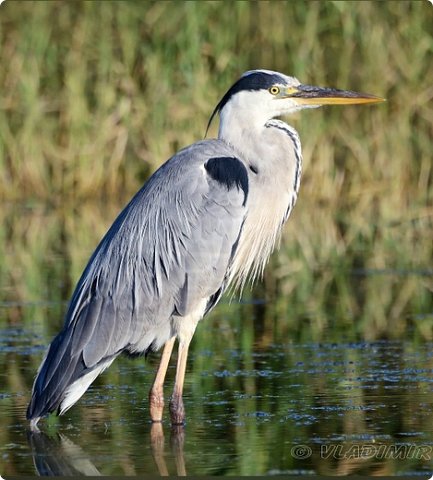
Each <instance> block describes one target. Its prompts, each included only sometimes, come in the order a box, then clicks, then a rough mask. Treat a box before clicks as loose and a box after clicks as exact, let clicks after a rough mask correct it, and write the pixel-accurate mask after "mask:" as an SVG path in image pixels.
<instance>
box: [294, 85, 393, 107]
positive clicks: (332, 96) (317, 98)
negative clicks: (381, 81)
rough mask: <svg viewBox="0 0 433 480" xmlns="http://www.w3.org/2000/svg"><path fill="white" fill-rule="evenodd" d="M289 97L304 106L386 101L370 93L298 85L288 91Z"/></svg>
mask: <svg viewBox="0 0 433 480" xmlns="http://www.w3.org/2000/svg"><path fill="white" fill-rule="evenodd" d="M285 96H287V97H290V98H294V99H296V101H297V102H298V103H300V104H302V105H349V104H356V103H379V102H385V101H386V100H385V99H384V98H381V97H376V96H375V95H370V94H368V93H358V92H352V91H351V90H337V89H336V88H323V87H314V86H312V85H298V86H297V87H291V88H289V89H288V90H287V93H286V95H285Z"/></svg>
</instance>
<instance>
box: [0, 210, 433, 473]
mask: <svg viewBox="0 0 433 480" xmlns="http://www.w3.org/2000/svg"><path fill="white" fill-rule="evenodd" d="M86 212H87V213H89V211H88V209H87V210H86ZM98 212H99V210H96V211H95V212H93V211H90V215H89V216H86V217H85V221H83V219H81V218H80V219H77V217H75V216H74V215H73V214H72V213H71V212H68V213H67V214H65V215H64V216H59V215H58V214H57V213H56V212H55V213H54V214H53V212H45V211H44V210H41V209H29V210H28V211H27V210H26V209H23V210H17V209H16V208H13V209H12V210H10V214H9V215H6V216H5V217H4V219H3V221H2V222H0V224H1V225H2V226H3V227H2V230H0V237H1V239H2V241H1V242H0V257H1V259H2V260H1V261H0V274H1V277H0V280H1V282H0V425H1V429H0V474H3V475H34V474H40V475H67V474H83V475H98V474H103V475H116V474H117V475H139V474H140V475H143V474H160V475H165V474H167V473H170V474H176V473H177V474H179V475H180V474H186V473H187V474H189V475H204V474H206V475H257V474H258V475H265V474H267V475H278V474H335V475H336V474H348V473H359V474H377V475H379V474H382V475H385V474H387V475H394V474H410V475H415V474H417V475H426V474H431V472H432V471H433V413H432V411H433V409H432V406H433V405H432V404H433V396H432V391H433V349H432V346H433V345H432V341H431V340H432V338H433V335H432V324H433V316H432V313H433V300H432V294H431V292H432V290H433V272H432V270H431V269H430V268H429V267H428V266H427V267H426V268H423V269H419V270H417V269H414V270H404V271H403V270H392V269H387V270H373V269H367V268H361V267H359V268H357V269H356V270H353V271H347V270H344V271H340V270H338V269H335V268H330V267H329V266H328V269H324V270H323V271H311V270H309V268H308V265H306V266H305V267H302V268H299V269H298V270H297V272H298V273H296V272H295V271H294V272H293V273H291V274H290V275H287V274H286V278H287V281H286V283H284V282H282V281H280V280H279V281H277V280H275V279H274V280H273V279H272V268H271V266H272V264H271V265H270V267H269V268H268V269H267V274H266V278H265V282H264V283H261V284H259V285H258V286H257V288H256V289H255V290H253V291H252V292H250V291H248V290H246V291H245V292H244V296H243V298H244V300H243V301H242V302H237V301H236V298H235V299H232V301H231V303H230V304H229V302H228V299H227V298H226V299H223V300H222V301H221V302H220V304H219V305H218V306H217V308H215V310H214V311H213V312H212V313H211V314H210V315H209V316H208V317H207V318H206V319H205V320H204V321H203V322H201V323H200V324H199V326H198V329H197V332H196V334H195V336H194V340H193V342H192V345H191V352H190V357H189V362H188V369H187V377H186V383H185V394H184V400H185V407H186V413H187V424H186V426H185V427H184V428H171V426H170V424H169V422H168V415H167V411H166V412H165V416H164V422H163V424H162V425H152V424H151V423H150V422H149V412H148V401H147V396H148V390H149V387H150V385H151V383H152V381H153V376H154V372H155V369H156V366H157V363H158V359H159V353H157V354H153V355H150V356H149V357H148V359H146V360H145V359H144V358H140V359H135V360H130V359H127V358H119V359H117V360H116V361H115V362H114V363H113V365H112V366H111V367H110V368H109V369H108V370H107V371H106V372H104V374H103V375H101V376H100V377H99V378H98V379H97V380H96V381H95V383H94V384H93V385H92V386H91V387H90V389H89V390H88V391H87V392H86V394H85V395H84V396H83V398H82V399H81V400H80V401H79V402H78V403H77V404H76V405H75V406H74V407H73V408H72V409H71V410H69V411H68V412H67V413H66V414H65V415H64V416H63V417H61V418H60V419H59V418H57V417H50V418H48V419H47V420H43V421H41V422H40V426H41V433H39V434H32V433H29V432H28V430H27V422H26V420H25V410H26V407H27V403H28V401H29V398H30V391H31V386H32V383H33V379H34V376H35V373H36V370H37V368H38V365H39V363H40V361H41V359H42V357H43V355H44V352H45V349H46V347H47V345H48V344H49V342H50V341H51V339H52V338H53V336H54V335H55V334H56V333H57V332H58V330H59V329H60V328H61V325H62V323H63V315H64V312H65V309H66V306H67V301H68V299H69V298H70V294H71V291H72V288H73V286H74V284H75V282H76V280H77V278H78V277H79V275H80V273H81V271H82V269H83V266H84V265H85V263H86V261H87V259H88V257H89V255H90V254H91V252H92V250H93V248H94V246H95V245H96V244H97V242H98V240H99V238H100V237H101V235H102V234H103V233H104V231H105V228H106V226H107V225H109V223H110V222H111V219H112V218H113V216H114V214H112V212H108V211H105V210H104V212H105V215H106V216H107V218H106V219H105V220H101V218H100V217H99V216H98ZM95 219H97V220H95ZM83 225H84V226H83ZM77 232H80V235H78V234H77ZM365 255H368V252H367V253H365ZM290 258H292V257H290ZM293 258H295V257H293ZM271 263H272V262H271ZM357 263H360V264H361V265H362V262H361V260H360V259H358V260H357ZM366 263H368V262H366ZM389 263H390V264H393V263H394V264H398V262H397V261H394V262H389ZM275 278H277V276H276V277H275ZM274 286H276V287H275V288H274ZM277 287H278V288H279V290H278V289H277ZM366 339H369V340H370V341H366ZM174 356H175V355H174ZM174 365H175V358H173V359H172V362H171V365H170V368H169V372H168V376H167V381H166V390H165V396H166V399H167V402H168V399H169V397H170V393H171V388H172V386H173V380H174V373H175V371H174Z"/></svg>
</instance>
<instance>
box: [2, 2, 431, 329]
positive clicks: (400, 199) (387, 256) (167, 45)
mask: <svg viewBox="0 0 433 480" xmlns="http://www.w3.org/2000/svg"><path fill="white" fill-rule="evenodd" d="M432 24H433V8H432V7H431V6H430V5H429V4H428V2H369V1H366V2H364V1H363V2H319V1H311V2H304V1H294V2H293V1H290V2H265V1H263V2H213V1H209V2H116V1H113V2H5V3H4V4H3V5H2V6H1V7H0V62H1V65H2V66H3V67H2V68H1V69H0V185H1V186H0V199H1V200H2V202H3V204H4V205H10V206H11V210H12V211H13V212H14V213H13V214H9V213H7V212H6V211H5V212H4V214H3V215H4V217H3V218H4V219H6V220H7V221H6V220H5V221H6V223H5V224H3V227H2V231H1V233H0V235H1V237H0V238H1V239H2V246H1V247H0V248H1V249H2V254H3V255H4V257H3V258H4V259H5V261H4V262H3V264H2V265H1V266H0V272H1V273H2V278H3V279H4V281H5V283H7V284H8V285H9V286H8V290H7V291H6V293H5V294H3V295H2V296H3V298H17V299H22V300H23V301H25V300H26V299H28V297H29V295H30V296H32V295H35V296H38V295H39V296H40V290H38V289H40V286H41V285H45V284H46V282H48V283H49V281H48V279H49V278H51V276H52V275H57V276H61V275H60V274H61V273H66V276H67V278H68V280H67V281H66V283H64V284H63V283H62V285H52V284H51V285H49V286H47V289H48V290H47V292H48V293H50V292H51V293H52V294H53V295H54V292H53V289H54V290H55V292H56V293H55V295H54V296H55V297H61V298H62V299H64V300H65V301H66V299H67V298H68V295H69V294H70V290H71V288H72V287H73V285H74V284H75V282H76V280H77V278H78V276H79V274H80V272H81V270H82V268H83V266H84V263H85V260H86V259H87V257H88V255H90V253H91V251H92V249H93V248H94V246H95V245H96V243H97V241H98V240H99V238H100V237H101V236H102V234H103V233H104V231H105V229H106V228H107V227H108V226H109V224H110V223H111V221H112V220H113V219H114V218H115V214H116V213H117V212H118V211H119V209H120V208H121V207H122V206H123V205H124V203H125V201H126V200H127V199H128V197H129V196H130V195H132V194H133V193H134V192H135V191H136V189H137V188H139V186H140V185H141V184H142V183H143V181H144V180H145V179H146V178H148V176H149V175H150V174H151V173H152V172H153V171H154V170H155V169H156V168H157V167H158V166H159V165H160V164H161V163H162V162H163V161H165V160H166V159H167V158H168V157H169V156H170V155H172V154H173V153H174V152H176V151H177V150H178V149H179V148H181V147H182V146H185V145H188V144H190V143H192V142H194V141H196V140H199V139H201V138H202V137H203V135H204V131H205V126H206V124H207V120H208V118H209V115H210V113H211V112H212V109H213V107H214V105H215V104H216V102H217V101H218V99H219V98H220V96H221V94H222V93H223V92H224V91H225V90H226V89H227V88H228V86H229V85H230V84H231V83H232V82H233V81H234V79H236V78H237V77H238V75H239V74H241V73H242V72H243V71H245V70H247V69H251V68H270V69H275V70H280V71H283V72H287V73H289V74H293V75H295V76H297V77H298V78H299V79H300V80H301V81H303V82H306V83H312V84H319V85H329V86H335V87H340V88H350V89H354V90H360V91H366V92H369V93H373V94H376V95H380V96H383V97H386V98H387V103H386V104H382V105H375V106H371V107H368V106H365V107H363V106H348V107H344V108H340V107H333V108H328V107H326V108H322V109H318V110H313V111H306V112H302V113H301V114H299V115H296V116H294V117H292V118H290V119H289V121H290V123H292V124H293V125H294V126H295V127H296V128H297V129H298V130H299V132H300V135H301V140H302V143H303V150H304V176H303V183H302V186H301V192H300V197H299V202H298V205H297V206H296V208H295V210H294V213H293V215H292V218H291V219H290V221H289V224H288V226H287V228H286V229H285V233H284V237H283V241H282V246H281V249H280V252H279V254H278V255H275V256H274V257H273V259H272V267H273V268H270V269H269V270H268V272H267V273H266V276H265V283H264V287H263V288H264V289H265V293H264V295H266V297H267V298H273V295H274V293H273V292H275V291H278V292H279V295H275V299H274V300H275V302H274V303H275V305H276V307H277V308H278V311H279V312H280V313H281V314H283V313H284V314H286V313H287V309H288V305H289V304H290V302H289V300H288V299H289V298H290V299H293V298H296V299H298V300H299V302H301V303H300V304H303V305H305V308H306V310H308V312H310V313H309V315H310V317H311V318H310V320H308V322H309V324H310V325H311V326H313V327H314V331H315V332H316V334H317V335H320V332H321V331H323V330H324V329H326V328H327V327H328V326H329V324H330V322H332V320H330V319H329V318H326V316H325V315H324V314H323V311H324V308H325V307H326V306H327V304H331V305H332V306H333V308H334V310H333V311H334V312H335V315H339V317H340V318H344V315H345V314H346V315H349V317H346V318H357V319H358V321H357V328H359V329H360V330H362V331H364V332H367V331H368V332H370V334H371V336H372V337H377V336H380V335H381V334H382V333H383V332H384V331H388V332H389V331H392V332H393V333H394V334H395V335H400V334H401V332H402V331H404V329H405V328H406V326H407V322H408V321H409V320H407V321H406V320H405V321H402V320H401V318H402V315H403V312H405V313H404V314H405V315H406V314H408V312H409V313H410V312H417V311H426V310H425V309H426V308H429V305H431V298H430V297H429V294H428V292H430V293H431V290H432V280H431V275H430V276H428V275H426V276H425V277H423V278H425V281H424V286H425V290H424V291H423V292H419V291H417V292H415V291H414V289H415V288H416V287H415V286H414V284H413V283H411V281H410V280H404V281H403V282H398V281H396V280H395V277H393V278H392V277H390V276H386V275H376V276H369V277H366V278H365V279H364V280H363V285H364V286H363V291H362V295H361V294H359V295H355V294H357V293H359V292H358V287H357V286H353V282H351V281H350V275H351V273H350V272H352V271H353V270H357V271H359V272H361V273H362V271H382V270H386V269H396V268H397V269H412V270H413V269H415V270H429V269H431V265H432V257H433V251H432V250H433V242H432V241H431V239H432V236H433V222H432V218H433V207H432V205H433V189H432V179H433V172H432V167H431V153H430V152H431V139H432V132H433V110H432V109H431V99H432V96H433V93H432V88H431V78H433V62H432V53H433V37H432V31H431V25H432ZM216 133H217V127H216V122H215V125H213V126H212V128H211V130H210V132H209V135H210V136H214V135H216ZM100 201H103V202H104V205H108V204H110V208H109V214H105V213H104V214H101V212H99V213H98V214H96V216H93V212H94V211H95V210H98V209H100V207H97V206H95V205H97V203H98V202H100ZM18 204H19V205H24V206H30V207H32V208H36V211H39V210H38V209H42V210H43V208H44V207H43V206H42V205H46V204H49V205H51V206H53V207H54V208H55V212H57V214H58V217H52V216H51V215H49V216H48V217H45V216H43V215H42V216H39V215H36V216H33V217H31V220H30V221H29V223H27V220H26V222H25V223H24V220H23V223H22V224H20V213H19V212H20V210H17V207H16V205H18ZM86 210H87V211H88V212H89V215H86V214H84V213H83V211H86ZM90 212H91V213H90ZM12 217H13V219H12ZM24 217H25V218H28V217H27V216H24ZM59 221H60V224H59V223H58V222H59ZM8 222H9V224H8ZM46 222H49V224H48V225H47V224H46ZM80 222H84V223H80ZM8 225H9V227H8ZM95 225H96V227H95ZM87 228H89V229H90V232H88V233H87V234H86V236H85V237H84V238H85V240H82V238H83V237H82V232H84V231H86V229H87ZM77 232H80V235H77ZM44 241H46V242H48V243H44ZM83 242H84V243H85V245H83ZM51 251H53V252H54V257H50V258H47V253H46V252H51ZM65 252H67V255H66V256H65ZM56 254H57V255H58V256H59V258H60V257H61V258H62V261H61V262H60V263H59V262H58V261H56V260H57V259H58V258H57V257H56V256H55V255H56ZM47 263H48V272H51V273H47V270H46V269H47ZM50 269H51V270H50ZM337 271H338V272H346V273H345V274H341V273H339V274H338V275H337V274H336V272H337ZM44 276H45V277H44ZM44 295H45V294H44ZM47 297H49V295H47ZM332 299H334V300H332ZM298 313H299V312H298ZM292 314H293V318H294V320H293V322H294V323H293V324H295V323H296V321H295V317H296V315H295V313H292ZM346 321H348V320H346ZM429 321H430V322H431V320H425V322H427V323H428V322H429ZM267 322H268V323H267V325H268V326H269V325H272V321H271V320H267ZM343 323H344V322H343ZM421 323H422V322H421ZM395 324H398V328H394V326H395ZM285 325H286V326H285V327H284V329H288V330H290V329H291V326H290V325H291V323H290V322H289V323H287V324H285ZM269 328H270V327H269ZM278 328H279V327H278ZM420 328H421V329H422V330H423V332H424V333H423V335H424V336H426V337H430V336H431V332H430V330H431V329H429V328H428V327H425V326H424V327H420ZM426 332H427V333H426ZM283 333H284V332H283Z"/></svg>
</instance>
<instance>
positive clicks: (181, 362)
mask: <svg viewBox="0 0 433 480" xmlns="http://www.w3.org/2000/svg"><path fill="white" fill-rule="evenodd" d="M190 341H191V338H189V339H188V340H187V341H180V342H179V350H178V356H177V369H176V379H175V381H174V389H173V396H172V397H171V400H170V417H171V423H172V425H182V424H183V423H184V421H185V408H184V406H183V400H182V392H183V383H184V380H185V370H186V361H187V359H188V348H189V344H190Z"/></svg>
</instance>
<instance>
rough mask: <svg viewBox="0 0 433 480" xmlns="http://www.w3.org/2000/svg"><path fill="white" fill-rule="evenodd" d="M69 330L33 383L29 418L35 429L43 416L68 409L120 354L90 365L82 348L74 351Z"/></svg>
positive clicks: (53, 346)
mask: <svg viewBox="0 0 433 480" xmlns="http://www.w3.org/2000/svg"><path fill="white" fill-rule="evenodd" d="M68 333H69V332H67V331H66V330H63V331H62V332H60V333H59V334H58V335H57V337H56V338H55V339H54V340H53V342H52V343H51V345H50V346H49V348H48V352H47V354H46V356H45V359H44V360H43V361H42V364H41V366H40V368H39V370H38V373H37V376H36V379H35V382H34V384H33V392H32V398H31V400H30V403H29V406H28V408H27V419H28V420H30V425H31V427H32V428H33V429H34V428H36V424H37V423H38V421H39V420H40V418H41V417H43V416H45V415H47V414H49V413H52V412H57V414H58V415H61V414H63V413H64V412H66V410H68V409H69V408H70V407H72V405H74V403H75V402H77V401H78V399H79V398H80V397H81V396H82V395H83V394H84V392H85V391H86V390H87V389H88V388H89V386H90V384H91V383H92V382H93V381H94V380H95V378H96V377H97V376H98V375H99V374H100V373H101V372H102V371H103V370H105V369H106V368H107V367H108V366H110V365H111V363H112V362H113V360H114V359H115V357H116V356H117V355H113V356H111V357H108V358H104V359H103V360H101V361H100V362H99V363H98V364H96V365H94V366H93V367H92V368H88V367H86V365H85V363H84V360H83V354H82V351H78V352H74V351H73V342H71V341H70V336H69V335H68Z"/></svg>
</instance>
